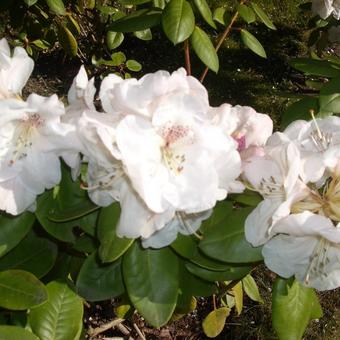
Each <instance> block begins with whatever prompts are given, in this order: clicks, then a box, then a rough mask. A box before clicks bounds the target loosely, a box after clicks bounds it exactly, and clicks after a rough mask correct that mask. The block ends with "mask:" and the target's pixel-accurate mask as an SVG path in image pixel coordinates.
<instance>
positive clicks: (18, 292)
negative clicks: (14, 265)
mask: <svg viewBox="0 0 340 340" xmlns="http://www.w3.org/2000/svg"><path fill="white" fill-rule="evenodd" d="M47 298H48V295H47V291H46V288H45V286H44V285H43V284H42V283H41V282H40V281H39V280H38V279H37V278H36V277H35V276H34V275H33V274H31V273H29V272H25V271H23V270H14V269H13V270H6V271H3V272H0V306H1V307H4V308H7V309H14V310H24V309H28V308H31V307H34V306H37V305H40V304H42V303H44V302H45V301H47Z"/></svg>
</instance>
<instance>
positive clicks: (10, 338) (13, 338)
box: [0, 326, 39, 340]
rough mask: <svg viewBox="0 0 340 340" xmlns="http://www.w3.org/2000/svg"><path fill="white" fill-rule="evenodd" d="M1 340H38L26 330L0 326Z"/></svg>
mask: <svg viewBox="0 0 340 340" xmlns="http://www.w3.org/2000/svg"><path fill="white" fill-rule="evenodd" d="M0 339H1V340H39V338H38V337H37V336H36V335H34V334H33V333H32V332H30V331H28V330H27V329H24V328H21V327H16V326H0Z"/></svg>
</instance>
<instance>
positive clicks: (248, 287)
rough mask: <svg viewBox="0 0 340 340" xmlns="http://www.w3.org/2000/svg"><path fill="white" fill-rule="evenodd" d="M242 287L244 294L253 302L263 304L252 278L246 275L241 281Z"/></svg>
mask: <svg viewBox="0 0 340 340" xmlns="http://www.w3.org/2000/svg"><path fill="white" fill-rule="evenodd" d="M242 285H243V289H244V291H245V293H246V294H247V295H248V296H249V297H250V298H251V299H252V300H253V301H257V302H260V303H263V299H262V297H261V295H260V292H259V289H258V287H257V284H256V282H255V280H254V278H253V277H252V276H251V275H250V274H248V275H247V276H246V277H244V278H243V279H242Z"/></svg>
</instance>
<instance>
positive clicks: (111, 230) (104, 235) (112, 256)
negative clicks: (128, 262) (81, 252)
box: [98, 203, 134, 262]
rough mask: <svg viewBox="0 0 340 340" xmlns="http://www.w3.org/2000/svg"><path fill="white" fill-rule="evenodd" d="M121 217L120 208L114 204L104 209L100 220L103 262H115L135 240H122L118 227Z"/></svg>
mask: <svg viewBox="0 0 340 340" xmlns="http://www.w3.org/2000/svg"><path fill="white" fill-rule="evenodd" d="M119 216H120V206H119V204H117V203H113V204H111V205H110V206H108V207H105V208H102V210H101V212H100V215H99V220H98V239H99V242H100V247H99V251H98V253H99V257H100V259H101V260H102V261H103V262H113V261H115V260H117V259H118V258H119V257H120V256H122V255H123V254H124V253H125V252H126V251H127V249H128V248H129V247H130V246H131V245H132V243H133V241H134V240H133V239H128V238H125V237H123V238H120V237H118V236H117V233H116V226H117V223H118V220H119Z"/></svg>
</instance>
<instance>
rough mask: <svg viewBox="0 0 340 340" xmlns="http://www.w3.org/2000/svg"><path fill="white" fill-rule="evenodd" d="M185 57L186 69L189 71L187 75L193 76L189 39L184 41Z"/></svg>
mask: <svg viewBox="0 0 340 340" xmlns="http://www.w3.org/2000/svg"><path fill="white" fill-rule="evenodd" d="M184 57H185V69H186V70H187V75H188V76H191V62H190V49H189V41H188V39H186V40H185V41H184Z"/></svg>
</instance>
